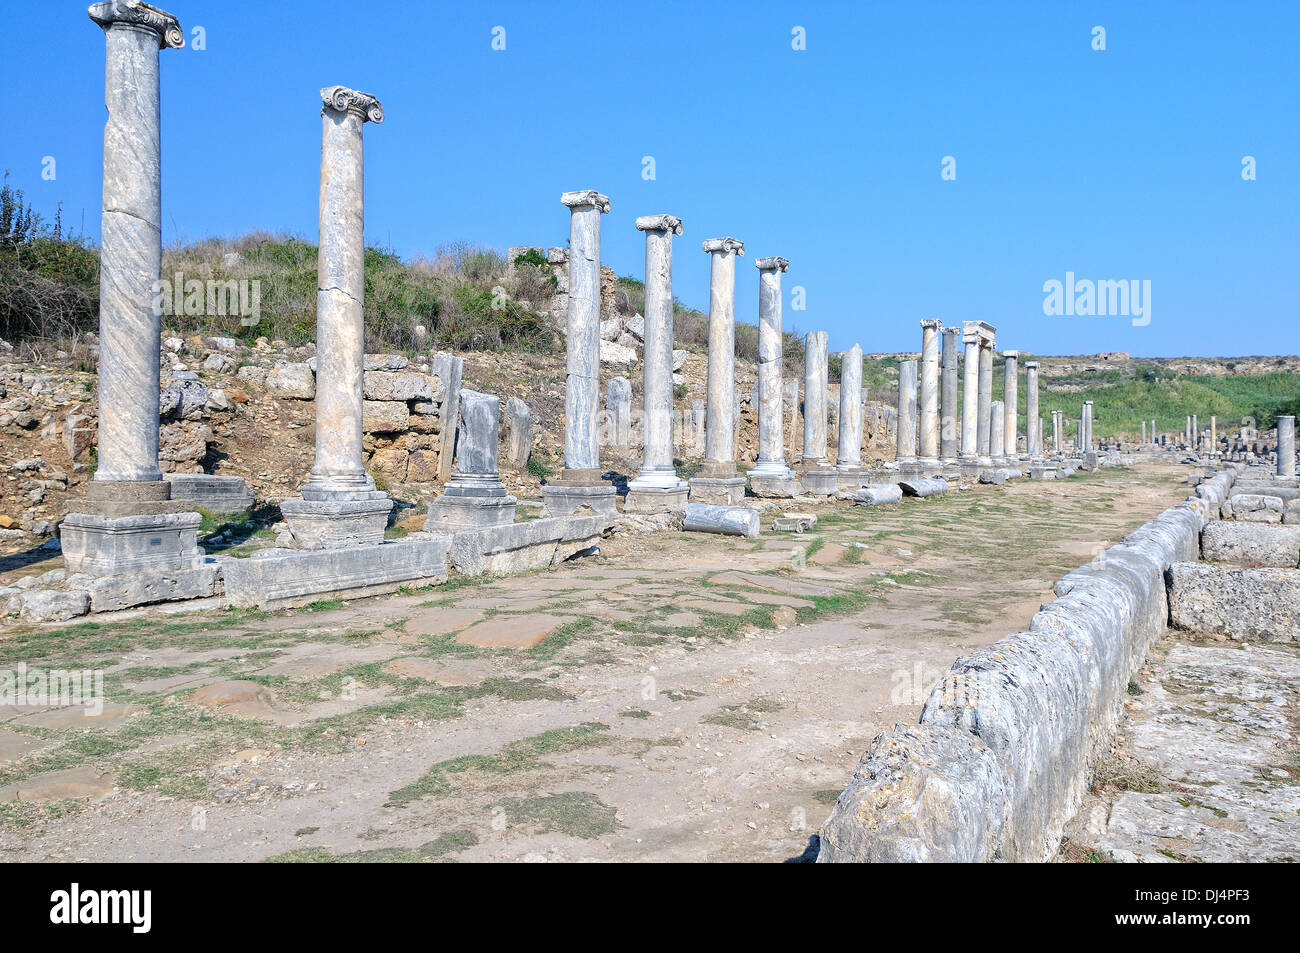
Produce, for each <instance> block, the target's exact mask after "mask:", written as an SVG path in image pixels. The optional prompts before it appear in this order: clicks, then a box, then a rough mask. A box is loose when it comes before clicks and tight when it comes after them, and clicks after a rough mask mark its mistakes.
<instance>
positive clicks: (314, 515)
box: [280, 493, 393, 550]
mask: <svg viewBox="0 0 1300 953" xmlns="http://www.w3.org/2000/svg"><path fill="white" fill-rule="evenodd" d="M392 510H393V501H392V500H390V499H388V497H387V496H384V495H383V494H382V493H381V494H377V495H376V498H374V499H361V500H301V499H299V500H285V501H284V502H283V503H281V504H280V512H282V513H283V514H284V521H285V522H286V523H288V524H289V532H290V533H292V534H293V540H294V543H296V544H297V545H298V546H299V547H301V548H302V549H305V550H323V549H346V548H350V547H356V546H368V545H370V546H373V545H378V544H380V543H382V542H383V539H384V529H385V528H386V527H387V526H388V516H389V514H390V513H391V512H392Z"/></svg>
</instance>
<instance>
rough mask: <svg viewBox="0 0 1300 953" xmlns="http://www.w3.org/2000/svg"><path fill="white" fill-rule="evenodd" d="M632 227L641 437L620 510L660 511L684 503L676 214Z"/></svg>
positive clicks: (645, 219)
mask: <svg viewBox="0 0 1300 953" xmlns="http://www.w3.org/2000/svg"><path fill="white" fill-rule="evenodd" d="M636 227H637V228H638V229H639V230H640V231H643V232H645V337H644V340H645V350H644V360H643V363H644V369H645V377H644V382H643V385H642V395H643V400H644V402H645V422H644V425H643V427H642V430H643V432H644V434H645V439H644V450H643V451H642V457H641V472H640V473H638V474H637V475H636V477H635V478H634V479H632V480H631V481H630V482H629V483H628V485H627V498H626V499H625V500H624V501H623V510H624V512H627V513H663V512H666V511H668V510H681V509H685V508H686V497H687V494H688V493H689V492H690V487H689V486H687V484H686V481H684V480H682V479H681V478H680V477H678V476H677V470H676V468H674V467H673V236H674V235H680V234H681V233H682V220H681V219H680V218H677V217H676V216H674V215H644V216H642V217H641V218H638V219H637V220H636ZM597 327H599V325H597ZM596 346H597V348H599V347H600V345H599V344H597V345H596Z"/></svg>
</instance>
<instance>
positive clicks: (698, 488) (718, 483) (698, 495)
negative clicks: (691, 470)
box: [689, 469, 745, 506]
mask: <svg viewBox="0 0 1300 953" xmlns="http://www.w3.org/2000/svg"><path fill="white" fill-rule="evenodd" d="M731 473H732V475H731V476H727V477H714V476H697V477H694V478H692V479H691V482H690V496H689V501H690V502H691V503H708V504H712V505H714V506H735V505H737V504H738V503H740V501H741V500H743V499H744V498H745V478H744V477H743V476H740V475H738V474H737V473H736V471H735V470H734V469H733V470H732V471H731Z"/></svg>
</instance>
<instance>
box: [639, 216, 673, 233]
mask: <svg viewBox="0 0 1300 953" xmlns="http://www.w3.org/2000/svg"><path fill="white" fill-rule="evenodd" d="M636 227H637V228H638V229H639V230H640V231H643V232H672V233H673V234H674V235H680V234H681V233H682V220H681V219H680V218H678V217H677V216H676V215H642V216H641V217H640V218H638V219H637V220H636Z"/></svg>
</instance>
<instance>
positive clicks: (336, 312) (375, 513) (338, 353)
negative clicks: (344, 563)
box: [281, 86, 393, 549]
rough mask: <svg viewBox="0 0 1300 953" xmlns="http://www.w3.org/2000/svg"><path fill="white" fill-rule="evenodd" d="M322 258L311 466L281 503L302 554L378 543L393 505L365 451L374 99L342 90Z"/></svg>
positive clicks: (325, 171)
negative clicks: (366, 147)
mask: <svg viewBox="0 0 1300 953" xmlns="http://www.w3.org/2000/svg"><path fill="white" fill-rule="evenodd" d="M320 95H321V100H322V101H323V103H324V108H322V109H321V156H320V252H319V256H318V259H317V269H316V460H315V463H314V464H313V466H312V468H311V475H310V476H309V477H308V478H307V482H306V483H305V484H303V488H302V499H300V500H285V502H284V503H283V504H281V511H282V512H283V513H284V518H285V522H287V523H288V524H289V531H290V532H291V533H292V534H293V538H294V541H295V542H296V543H297V544H298V545H299V546H300V547H302V548H303V549H338V548H341V547H344V546H354V545H372V544H373V545H378V544H379V543H382V542H383V541H384V527H385V526H387V525H388V514H389V513H390V512H391V511H392V508H393V501H392V500H390V499H389V498H388V494H387V493H384V492H383V491H381V490H377V489H376V488H375V481H374V480H373V479H372V478H371V476H370V474H369V473H367V472H366V467H365V462H364V455H363V451H362V446H361V406H362V400H361V390H362V372H363V370H364V364H365V350H366V347H365V318H364V307H363V299H364V297H365V287H366V272H365V191H364V188H363V183H364V175H363V170H364V162H363V141H362V139H363V137H362V129H363V127H364V126H365V124H366V123H367V122H373V123H381V122H383V121H384V108H383V106H381V105H380V103H379V100H378V99H376V98H375V97H374V96H372V95H370V94H369V93H363V92H360V91H358V90H355V89H349V88H348V87H346V86H327V87H326V88H324V89H322V90H321V91H320Z"/></svg>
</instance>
